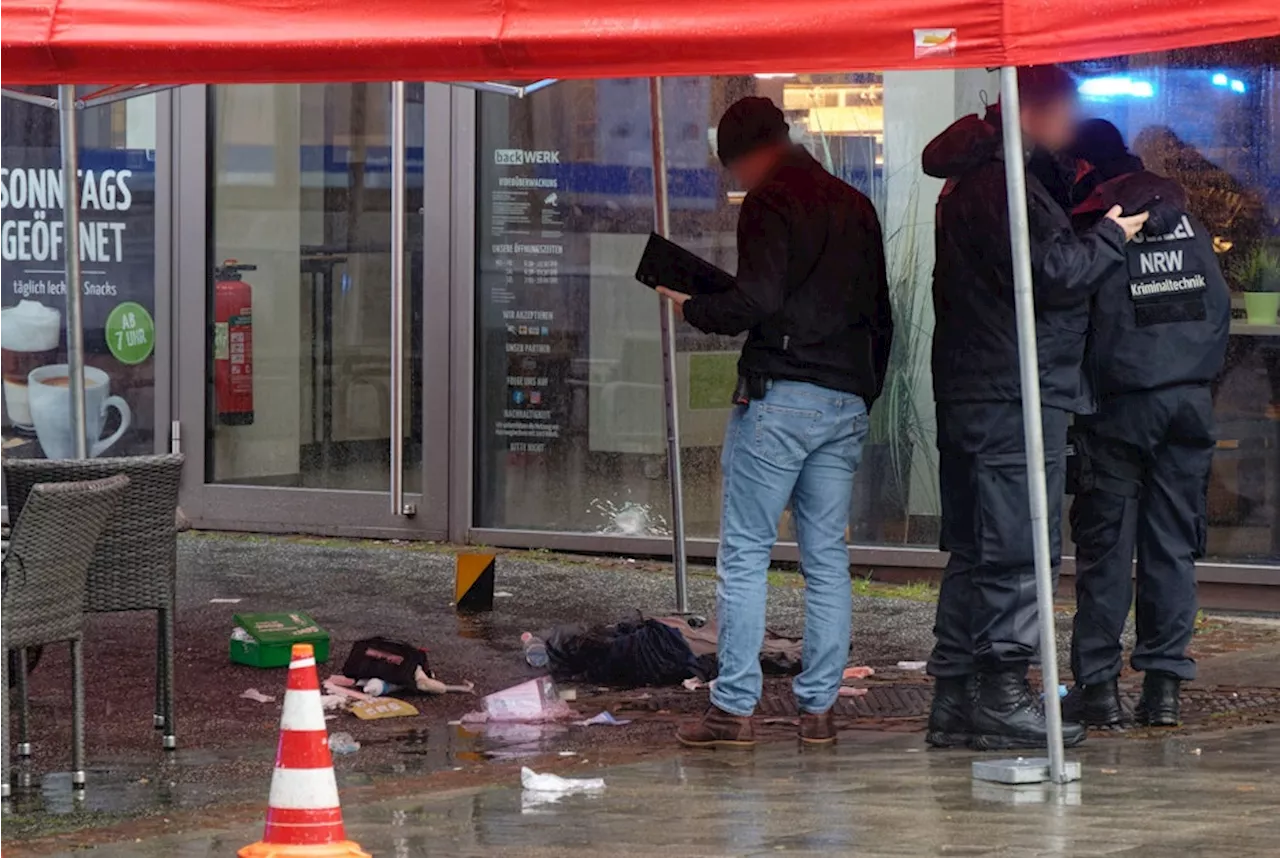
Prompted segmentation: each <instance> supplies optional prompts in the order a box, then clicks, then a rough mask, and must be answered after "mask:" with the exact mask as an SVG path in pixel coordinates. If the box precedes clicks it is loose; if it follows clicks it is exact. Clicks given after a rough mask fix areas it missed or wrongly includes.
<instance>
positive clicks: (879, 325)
mask: <svg viewBox="0 0 1280 858" xmlns="http://www.w3.org/2000/svg"><path fill="white" fill-rule="evenodd" d="M737 280H738V288H737V289H734V290H732V291H729V292H724V293H721V294H718V295H699V296H696V297H694V298H690V299H689V300H688V301H686V302H685V305H684V317H685V320H686V321H688V322H689V324H691V325H693V326H694V327H695V328H697V329H698V330H700V331H705V332H707V333H712V334H724V335H727V336H735V335H737V334H740V333H742V332H743V331H750V333H749V334H748V335H747V342H746V344H745V345H744V346H743V347H742V357H741V359H740V360H739V361H738V371H739V373H741V374H742V375H744V376H749V377H759V378H766V379H776V380H782V379H786V380H790V381H805V382H809V383H811V384H816V385H819V386H821V387H825V388H829V389H831V390H839V391H844V392H847V393H856V394H858V395H859V396H861V397H863V398H864V399H865V400H866V401H867V404H868V405H870V404H871V402H872V401H873V400H874V399H875V398H876V396H878V395H879V393H880V388H881V386H882V385H883V384H884V377H885V369H886V367H887V366H888V363H889V346H890V343H891V341H892V338H893V321H892V317H891V314H890V310H889V285H888V279H887V277H886V274H885V260H884V243H883V237H882V236H881V233H880V221H879V219H878V218H877V217H876V212H875V209H874V208H873V207H872V205H871V201H870V200H868V199H867V198H866V197H865V196H863V195H862V194H860V193H859V192H858V191H856V190H854V189H853V188H851V187H849V186H848V185H847V184H845V183H844V182H842V181H840V180H839V179H837V178H836V177H835V176H832V175H831V174H830V173H828V172H827V171H826V170H824V169H823V168H822V166H821V165H820V164H819V163H818V162H817V161H815V160H814V159H813V157H812V156H810V155H809V153H808V152H805V151H804V150H803V149H798V148H797V149H796V150H794V151H793V152H792V153H791V154H790V155H788V156H786V157H785V158H784V159H783V161H782V162H781V163H780V164H779V165H778V166H777V168H776V169H775V170H774V172H773V175H772V176H771V177H770V178H769V179H768V180H767V181H766V182H765V183H764V184H762V185H761V186H760V187H758V188H756V189H754V190H752V191H751V192H750V193H749V194H747V196H746V198H745V199H744V200H743V201H742V211H741V213H740V214H739V215H738V273H737Z"/></svg>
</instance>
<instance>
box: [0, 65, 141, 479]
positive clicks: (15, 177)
mask: <svg viewBox="0 0 1280 858" xmlns="http://www.w3.org/2000/svg"><path fill="white" fill-rule="evenodd" d="M95 89H100V87H84V88H83V89H82V94H88V93H90V92H92V91H94V90H95ZM39 94H42V95H52V94H53V92H52V90H51V89H49V90H45V91H42V92H40V93H39ZM0 105H2V106H0V145H2V146H3V153H2V154H0V164H2V166H0V232H2V234H3V240H2V242H0V245H2V249H3V262H2V268H0V283H3V290H2V293H0V302H2V303H3V310H0V328H2V330H0V340H2V341H3V349H2V351H3V363H4V392H3V411H4V455H5V456H17V457H23V458H40V457H45V458H71V457H74V456H75V438H74V435H73V434H72V431H71V397H70V390H69V388H68V386H67V379H68V372H67V367H66V363H67V341H66V304H67V300H66V294H67V288H68V287H67V283H66V276H65V269H64V265H65V255H64V252H63V248H64V241H63V225H62V217H63V205H64V200H63V192H62V185H61V182H62V148H61V145H60V141H59V121H58V113H57V111H55V110H51V109H49V108H46V107H41V106H37V105H32V104H27V103H25V102H19V101H16V100H12V99H9V98H5V99H3V100H2V101H0ZM78 118H79V125H80V139H79V158H80V176H79V179H80V192H79V199H78V201H77V204H78V205H79V208H80V231H79V234H80V263H81V275H82V282H81V283H80V284H79V286H78V288H79V289H80V290H81V294H82V296H83V318H84V347H85V365H86V370H85V380H86V385H85V400H86V405H87V407H88V417H89V427H88V432H89V439H88V440H89V452H90V455H91V456H128V455H139V454H146V453H153V452H155V450H156V438H155V419H156V418H155V381H156V356H155V325H156V319H155V300H156V270H155V257H156V223H155V198H156V169H155V168H156V157H155V147H156V104H155V96H143V97H140V98H137V99H133V100H129V101H124V102H117V103H114V104H110V105H102V106H97V107H90V108H88V109H86V110H83V111H81V112H80V114H79V117H78Z"/></svg>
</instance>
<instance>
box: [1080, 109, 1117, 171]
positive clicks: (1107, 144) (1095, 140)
mask: <svg viewBox="0 0 1280 858" xmlns="http://www.w3.org/2000/svg"><path fill="white" fill-rule="evenodd" d="M1071 154H1073V155H1075V156H1076V157H1077V158H1082V159H1084V160H1085V161H1088V162H1089V163H1090V164H1104V163H1106V162H1108V161H1114V160H1116V159H1117V158H1123V157H1124V156H1126V155H1128V154H1129V150H1128V148H1127V147H1126V146H1125V145H1124V136H1123V135H1121V133H1120V129H1119V128H1116V127H1115V126H1114V125H1112V124H1111V123H1110V122H1108V121H1107V120H1105V119H1090V120H1089V121H1088V122H1085V123H1082V124H1081V125H1080V129H1079V130H1078V131H1077V132H1076V142H1075V144H1074V145H1073V146H1072V147H1071Z"/></svg>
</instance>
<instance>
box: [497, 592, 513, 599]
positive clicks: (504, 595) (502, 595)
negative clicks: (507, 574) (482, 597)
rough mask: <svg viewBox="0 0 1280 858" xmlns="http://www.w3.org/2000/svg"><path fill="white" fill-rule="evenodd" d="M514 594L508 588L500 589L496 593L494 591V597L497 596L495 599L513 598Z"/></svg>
mask: <svg viewBox="0 0 1280 858" xmlns="http://www.w3.org/2000/svg"><path fill="white" fill-rule="evenodd" d="M514 595H515V593H508V592H507V591H506V590H498V591H497V592H496V593H494V594H493V598H495V599H510V598H511V597H512V596H514Z"/></svg>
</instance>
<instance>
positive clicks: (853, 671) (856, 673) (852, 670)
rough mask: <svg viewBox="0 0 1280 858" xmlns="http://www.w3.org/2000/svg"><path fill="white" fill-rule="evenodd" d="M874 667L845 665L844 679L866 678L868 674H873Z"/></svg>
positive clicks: (874, 672) (874, 671)
mask: <svg viewBox="0 0 1280 858" xmlns="http://www.w3.org/2000/svg"><path fill="white" fill-rule="evenodd" d="M875 675H876V669H875V668H874V667H866V666H859V667H846V668H845V669H844V678H845V679H866V678H867V677H868V676H875Z"/></svg>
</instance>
